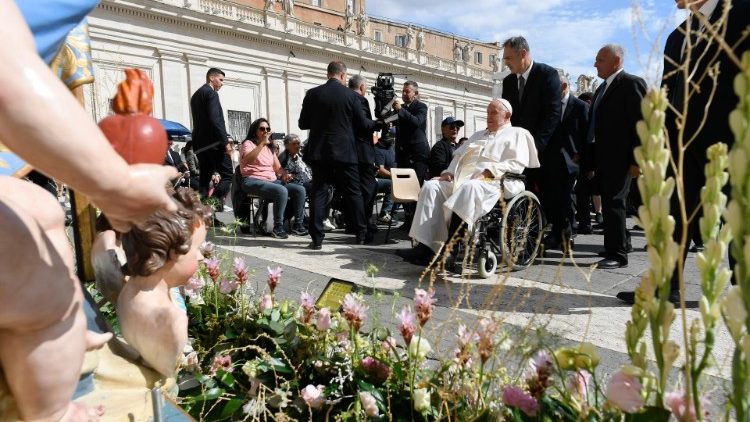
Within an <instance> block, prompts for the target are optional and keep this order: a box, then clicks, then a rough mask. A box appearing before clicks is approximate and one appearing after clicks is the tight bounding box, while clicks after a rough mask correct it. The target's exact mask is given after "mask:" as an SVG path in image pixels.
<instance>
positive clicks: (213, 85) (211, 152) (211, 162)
mask: <svg viewBox="0 0 750 422" xmlns="http://www.w3.org/2000/svg"><path fill="white" fill-rule="evenodd" d="M222 86H224V72H222V71H221V70H220V69H217V68H215V67H212V68H211V69H209V70H208V72H207V73H206V84H205V85H203V86H201V87H200V88H198V90H197V91H195V93H194V94H193V96H192V97H191V98H190V111H191V112H192V115H193V147H194V148H195V152H196V154H197V156H198V162H199V165H200V183H199V191H200V193H201V195H202V196H203V197H206V196H208V187H209V185H210V183H211V176H212V175H213V174H214V172H215V171H217V170H218V168H219V166H220V165H221V161H222V160H223V159H224V150H225V148H226V143H227V131H226V125H225V124H224V111H223V110H222V109H221V103H220V102H219V94H218V93H217V92H218V91H219V89H221V87H222Z"/></svg>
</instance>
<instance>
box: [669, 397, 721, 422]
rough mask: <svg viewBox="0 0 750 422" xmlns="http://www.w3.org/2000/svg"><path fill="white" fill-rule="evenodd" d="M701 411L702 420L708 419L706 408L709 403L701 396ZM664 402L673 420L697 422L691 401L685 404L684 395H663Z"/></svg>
mask: <svg viewBox="0 0 750 422" xmlns="http://www.w3.org/2000/svg"><path fill="white" fill-rule="evenodd" d="M700 400H701V409H703V412H704V413H703V419H704V420H705V419H706V418H707V417H708V407H709V405H710V403H709V402H708V399H707V398H706V396H701V398H700ZM664 401H665V402H666V403H667V406H668V407H669V409H670V410H671V411H672V414H673V415H674V417H675V419H677V420H678V421H679V422H693V421H697V420H698V418H697V417H696V416H695V404H693V402H692V401H691V402H690V403H687V402H686V400H685V393H684V392H682V391H671V392H668V393H666V394H664Z"/></svg>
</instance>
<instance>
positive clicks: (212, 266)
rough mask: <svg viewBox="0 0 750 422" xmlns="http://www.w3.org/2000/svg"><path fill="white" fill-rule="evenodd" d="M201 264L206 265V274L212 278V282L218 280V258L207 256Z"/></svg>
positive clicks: (219, 272)
mask: <svg viewBox="0 0 750 422" xmlns="http://www.w3.org/2000/svg"><path fill="white" fill-rule="evenodd" d="M203 264H204V265H205V266H206V271H207V272H208V276H209V277H211V280H213V281H214V283H216V282H218V281H219V276H221V269H220V268H219V264H220V262H219V260H218V259H216V258H208V259H204V260H203Z"/></svg>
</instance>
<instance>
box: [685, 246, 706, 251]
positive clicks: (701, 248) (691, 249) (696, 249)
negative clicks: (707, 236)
mask: <svg viewBox="0 0 750 422" xmlns="http://www.w3.org/2000/svg"><path fill="white" fill-rule="evenodd" d="M705 249H706V248H705V247H704V246H703V245H693V246H692V247H691V248H690V249H689V251H690V252H692V253H697V252H703V251H704V250H705Z"/></svg>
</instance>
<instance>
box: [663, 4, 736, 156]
mask: <svg viewBox="0 0 750 422" xmlns="http://www.w3.org/2000/svg"><path fill="white" fill-rule="evenodd" d="M726 1H730V2H731V4H732V8H731V9H730V11H729V16H728V19H727V25H726V34H725V40H726V41H727V44H728V45H730V46H735V45H736V47H734V52H735V53H736V54H737V56H738V57H740V58H741V57H742V52H743V51H748V50H750V37H746V38H745V39H744V40H743V41H742V42H741V43H739V44H737V42H738V40H740V38H741V37H742V31H744V30H746V29H748V25H750V1H748V0H721V1H719V3H718V4H717V6H716V9H715V10H714V12H713V14H712V15H711V16H710V17H709V22H711V23H716V21H717V20H718V19H719V18H720V17H721V15H722V10H723V5H724V3H725V2H726ZM687 26H688V21H687V20H686V21H685V22H683V23H682V24H680V26H679V27H677V29H675V30H674V31H672V33H671V34H670V35H669V37H668V38H667V43H666V45H665V46H664V79H663V81H662V86H665V87H667V97H668V99H669V102H670V104H671V105H672V106H673V107H675V108H676V109H677V110H679V111H680V112H682V107H683V105H684V99H685V97H686V96H685V93H684V92H683V83H684V77H683V73H682V72H681V71H676V65H678V64H681V63H682V62H683V57H682V50H683V48H682V46H683V42H684V41H685V32H686V29H687ZM696 38H698V37H695V38H693V39H694V40H695V39H696ZM716 63H718V65H719V75H718V78H717V81H716V92H715V94H714V97H713V101H712V102H711V104H710V105H709V106H708V110H707V111H704V108H705V107H706V104H707V103H708V99H709V97H710V95H711V91H712V90H713V81H712V80H711V79H710V78H708V77H703V78H702V79H701V76H702V75H704V73H705V72H706V69H707V68H708V67H709V66H713V65H715V64H716ZM687 66H688V69H689V72H690V73H691V74H694V75H695V76H694V78H693V79H692V80H691V82H692V84H691V86H692V89H690V91H689V92H688V94H689V95H690V102H689V104H688V113H687V118H686V119H685V139H684V140H683V143H684V142H687V141H688V140H689V139H690V138H691V137H693V136H695V141H693V143H692V144H691V145H690V148H688V149H687V153H688V154H691V155H693V156H694V158H696V159H697V160H698V162H705V161H706V149H707V148H708V147H709V146H711V145H712V144H714V143H716V142H725V143H727V144H729V145H730V146H731V145H732V144H733V142H734V135H733V134H732V131H731V129H730V127H729V119H728V116H729V113H730V112H731V111H732V110H734V109H735V107H737V101H738V98H737V95H736V94H735V93H734V86H733V83H734V82H733V81H734V78H735V76H736V75H737V73H738V72H739V68H738V67H737V66H736V65H735V64H734V62H732V61H731V60H729V58H727V55H726V54H725V53H724V52H723V51H722V50H720V49H719V48H718V46H717V43H716V42H712V43H711V44H709V45H707V44H706V42H705V41H703V40H700V41H697V42H696V41H693V51H692V53H691V62H690V63H687ZM704 117H705V124H704V126H703V127H702V128H700V127H699V125H700V124H701V122H702V121H703V119H704ZM676 120H677V115H676V114H675V113H674V111H673V110H672V109H670V108H668V109H667V116H666V126H667V132H668V134H669V140H670V142H671V143H672V147H673V148H672V151H673V152H676V151H677V148H676V146H677V125H676V123H675V122H676Z"/></svg>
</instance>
